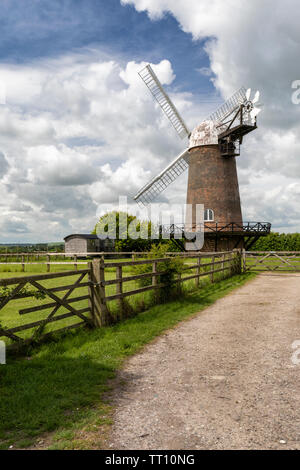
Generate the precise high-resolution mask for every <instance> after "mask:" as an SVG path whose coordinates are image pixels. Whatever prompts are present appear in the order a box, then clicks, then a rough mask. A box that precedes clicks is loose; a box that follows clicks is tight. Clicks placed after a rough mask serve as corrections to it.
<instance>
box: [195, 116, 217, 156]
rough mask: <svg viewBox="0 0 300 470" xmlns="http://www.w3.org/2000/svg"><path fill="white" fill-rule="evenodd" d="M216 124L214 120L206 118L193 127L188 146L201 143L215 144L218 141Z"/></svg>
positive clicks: (196, 145) (197, 145)
mask: <svg viewBox="0 0 300 470" xmlns="http://www.w3.org/2000/svg"><path fill="white" fill-rule="evenodd" d="M217 125H218V122H216V121H212V120H206V121H203V122H202V123H201V124H200V125H199V126H197V127H195V129H194V130H193V132H192V133H191V137H190V142H189V148H190V149H191V148H193V147H199V146H201V145H217V144H218V142H219V139H218V129H217Z"/></svg>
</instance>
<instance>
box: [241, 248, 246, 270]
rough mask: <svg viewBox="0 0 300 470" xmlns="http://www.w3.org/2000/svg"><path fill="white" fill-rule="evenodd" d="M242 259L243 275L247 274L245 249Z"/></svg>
mask: <svg viewBox="0 0 300 470" xmlns="http://www.w3.org/2000/svg"><path fill="white" fill-rule="evenodd" d="M242 257H243V273H245V272H246V250H245V248H243V254H242Z"/></svg>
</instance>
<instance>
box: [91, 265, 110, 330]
mask: <svg viewBox="0 0 300 470" xmlns="http://www.w3.org/2000/svg"><path fill="white" fill-rule="evenodd" d="M92 268H93V273H92V288H93V299H94V301H93V302H94V311H93V312H92V316H93V321H94V324H95V326H98V327H99V326H104V325H108V324H109V323H110V322H111V316H110V313H109V311H108V308H107V305H106V302H105V286H104V285H103V284H102V282H103V281H104V279H105V277H104V259H103V258H101V260H99V259H94V260H93V262H92Z"/></svg>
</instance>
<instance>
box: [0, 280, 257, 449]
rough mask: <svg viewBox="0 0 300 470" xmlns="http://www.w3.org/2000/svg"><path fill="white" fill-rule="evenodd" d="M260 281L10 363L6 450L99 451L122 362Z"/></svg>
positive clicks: (0, 438)
mask: <svg viewBox="0 0 300 470" xmlns="http://www.w3.org/2000/svg"><path fill="white" fill-rule="evenodd" d="M254 276H255V275H254V274H252V273H251V274H247V275H238V276H234V277H231V278H229V279H225V280H223V281H220V282H218V283H215V284H212V285H208V286H206V287H204V288H203V289H200V290H197V291H196V292H193V293H191V294H190V295H188V296H186V297H182V298H181V299H179V300H176V301H172V302H169V303H167V304H163V305H157V306H153V307H151V308H150V309H148V310H147V311H145V312H144V313H141V314H138V315H137V316H135V317H134V318H131V319H128V320H126V321H124V322H122V323H119V324H117V325H114V326H112V327H106V328H100V329H95V330H87V329H80V330H77V331H73V332H69V333H68V334H67V335H66V336H64V337H63V336H59V335H57V337H56V340H55V341H52V342H49V343H47V344H44V345H41V346H40V347H39V348H34V349H33V350H32V351H31V353H30V354H29V355H28V357H26V358H19V359H15V358H11V359H9V360H8V364H7V365H5V366H0V394H1V400H0V416H1V420H0V446H1V447H2V448H3V449H7V448H9V447H10V446H13V447H14V448H16V447H17V448H24V447H29V446H30V445H32V444H33V443H38V442H43V443H44V444H41V445H42V446H46V447H50V448H55V449H83V448H89V449H92V448H101V446H103V441H104V439H105V436H106V433H107V432H108V431H109V426H110V422H111V411H112V410H111V408H110V406H109V405H108V404H107V403H106V402H105V399H104V398H103V392H105V391H106V390H107V388H108V381H109V379H112V378H113V377H114V374H115V371H116V369H118V368H119V367H120V366H121V364H122V361H123V360H124V359H125V358H126V357H128V356H129V355H131V354H133V353H135V352H136V351H138V350H139V349H140V348H141V347H142V346H143V345H144V344H146V343H147V342H149V341H150V340H151V339H153V338H154V337H155V336H157V335H159V334H160V333H161V332H162V331H164V330H166V329H167V328H170V327H172V326H173V325H175V324H176V323H178V322H179V321H180V320H183V319H186V318H188V317H191V316H192V315H194V314H195V313H197V312H199V311H201V310H202V309H204V308H205V307H207V306H208V305H210V304H211V303H213V302H214V301H215V300H216V299H218V298H220V297H222V296H224V295H225V294H227V293H229V292H230V291H231V290H233V289H235V288H236V287H238V286H240V285H242V284H244V283H245V282H246V281H248V280H249V279H251V278H252V277H254Z"/></svg>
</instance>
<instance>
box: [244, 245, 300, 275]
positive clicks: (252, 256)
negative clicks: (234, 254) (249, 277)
mask: <svg viewBox="0 0 300 470" xmlns="http://www.w3.org/2000/svg"><path fill="white" fill-rule="evenodd" d="M242 259H243V271H244V272H246V271H256V272H260V271H270V272H276V271H280V272H300V251H245V250H244V251H243V253H242Z"/></svg>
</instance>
